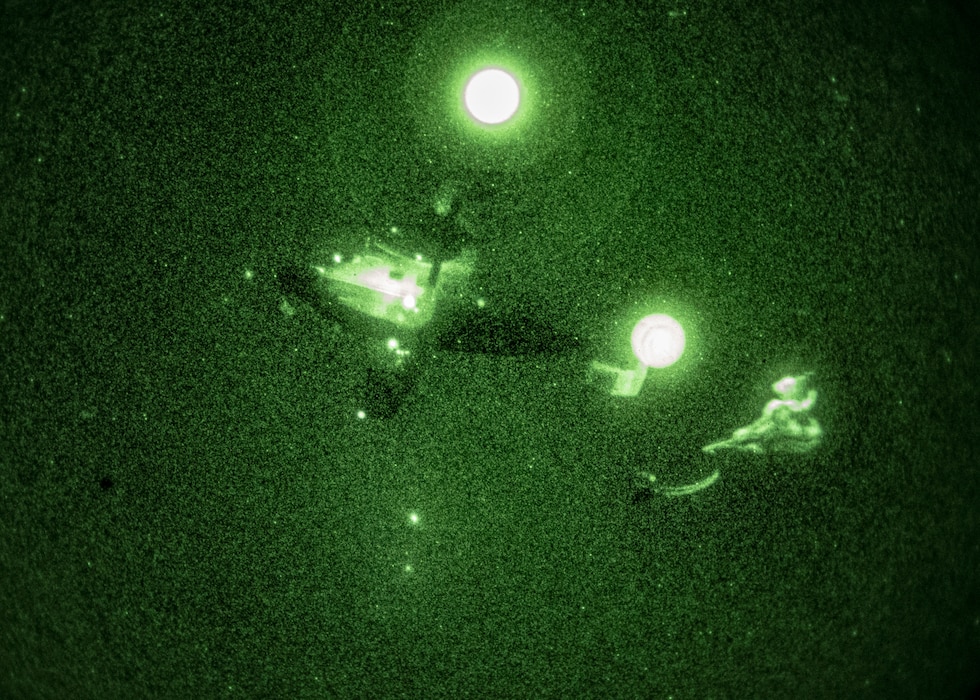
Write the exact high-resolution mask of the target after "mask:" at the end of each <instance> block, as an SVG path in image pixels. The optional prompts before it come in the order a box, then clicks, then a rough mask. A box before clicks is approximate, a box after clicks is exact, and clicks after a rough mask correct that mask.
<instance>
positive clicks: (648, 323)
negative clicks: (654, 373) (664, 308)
mask: <svg viewBox="0 0 980 700" xmlns="http://www.w3.org/2000/svg"><path fill="white" fill-rule="evenodd" d="M630 341H631V343H632V345H633V354H634V355H636V358H637V359H638V360H639V361H640V362H642V363H643V364H644V365H646V366H647V367H656V368H658V369H660V368H663V367H670V366H671V365H672V364H674V363H675V362H677V360H679V359H680V357H681V355H682V354H683V353H684V343H685V339H684V329H683V328H682V327H681V324H679V323H678V322H677V321H676V320H675V319H673V318H671V317H670V316H668V315H666V314H653V315H652V316H647V317H646V318H644V319H642V320H641V321H640V322H639V323H637V324H636V326H635V327H634V328H633V336H632V338H631V339H630Z"/></svg>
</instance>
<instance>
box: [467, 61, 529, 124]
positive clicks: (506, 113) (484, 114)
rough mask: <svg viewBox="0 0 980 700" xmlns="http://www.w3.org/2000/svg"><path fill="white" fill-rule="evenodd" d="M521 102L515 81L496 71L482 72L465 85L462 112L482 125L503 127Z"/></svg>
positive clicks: (495, 69)
mask: <svg viewBox="0 0 980 700" xmlns="http://www.w3.org/2000/svg"><path fill="white" fill-rule="evenodd" d="M520 101H521V90H520V87H519V86H518V85H517V81H516V80H515V79H514V76H512V75H511V74H510V73H508V72H507V71H504V70H501V69H499V68H487V69H486V70H482V71H480V72H479V73H477V74H476V75H474V76H473V77H472V78H470V80H469V82H468V83H467V84H466V90H465V91H464V93H463V102H464V103H465V104H466V111H467V112H469V113H470V116H472V117H473V118H474V119H476V120H477V121H479V122H481V123H483V124H503V123H504V122H505V121H507V120H508V119H510V118H511V117H513V116H514V114H515V113H516V112H517V108H518V106H519V105H520Z"/></svg>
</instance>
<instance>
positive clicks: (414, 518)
mask: <svg viewBox="0 0 980 700" xmlns="http://www.w3.org/2000/svg"><path fill="white" fill-rule="evenodd" d="M408 522H410V523H411V524H412V525H418V524H419V514H418V513H416V512H415V511H412V512H411V513H409V514H408Z"/></svg>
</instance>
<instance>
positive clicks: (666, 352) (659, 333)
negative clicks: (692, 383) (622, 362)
mask: <svg viewBox="0 0 980 700" xmlns="http://www.w3.org/2000/svg"><path fill="white" fill-rule="evenodd" d="M630 343H631V345H632V347H633V355H634V356H635V357H636V359H637V364H636V366H634V367H631V368H628V369H621V368H619V367H613V366H611V365H607V364H604V363H602V362H593V363H592V370H593V371H595V372H598V373H601V374H606V375H611V376H612V377H613V386H612V389H610V391H609V393H610V394H611V395H613V396H636V395H637V394H639V393H640V389H641V388H642V387H643V382H644V381H646V378H647V372H648V370H649V369H650V368H651V367H653V368H655V369H663V368H665V367H670V366H671V365H672V364H674V363H675V362H677V360H679V359H680V357H681V355H683V354H684V345H685V338H684V329H683V328H682V327H681V324H680V323H678V322H677V321H676V320H675V319H674V318H672V317H670V316H667V315H666V314H653V315H651V316H646V317H645V318H643V319H641V320H640V321H639V323H637V324H636V326H634V327H633V335H632V336H631V338H630Z"/></svg>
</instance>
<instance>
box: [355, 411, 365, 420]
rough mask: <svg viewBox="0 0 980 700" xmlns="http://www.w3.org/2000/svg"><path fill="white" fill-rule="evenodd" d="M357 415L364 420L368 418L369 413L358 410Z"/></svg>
mask: <svg viewBox="0 0 980 700" xmlns="http://www.w3.org/2000/svg"><path fill="white" fill-rule="evenodd" d="M357 417H358V418H359V419H360V420H364V419H365V418H367V414H366V413H365V412H364V411H358V412H357Z"/></svg>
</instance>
